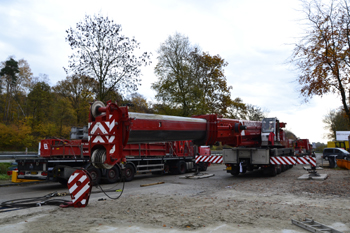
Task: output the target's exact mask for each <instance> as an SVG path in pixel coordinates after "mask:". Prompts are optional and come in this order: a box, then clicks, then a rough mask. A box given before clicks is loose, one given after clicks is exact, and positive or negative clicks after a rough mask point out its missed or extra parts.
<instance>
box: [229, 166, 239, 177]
mask: <svg viewBox="0 0 350 233" xmlns="http://www.w3.org/2000/svg"><path fill="white" fill-rule="evenodd" d="M231 175H233V176H238V175H239V167H232V170H231Z"/></svg>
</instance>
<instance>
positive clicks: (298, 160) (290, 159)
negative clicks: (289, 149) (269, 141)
mask: <svg viewBox="0 0 350 233" xmlns="http://www.w3.org/2000/svg"><path fill="white" fill-rule="evenodd" d="M270 164H274V165H295V164H311V165H312V166H314V167H315V166H316V159H315V158H314V157H312V156H303V157H296V156H284V157H282V156H280V157H271V158H270Z"/></svg>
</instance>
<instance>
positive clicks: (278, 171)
mask: <svg viewBox="0 0 350 233" xmlns="http://www.w3.org/2000/svg"><path fill="white" fill-rule="evenodd" d="M275 166H276V165H275ZM281 172H282V167H281V165H280V166H277V174H281Z"/></svg>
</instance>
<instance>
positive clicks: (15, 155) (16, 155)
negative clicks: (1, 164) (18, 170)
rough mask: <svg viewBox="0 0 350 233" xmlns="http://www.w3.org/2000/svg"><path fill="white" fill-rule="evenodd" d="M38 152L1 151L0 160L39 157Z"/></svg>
mask: <svg viewBox="0 0 350 233" xmlns="http://www.w3.org/2000/svg"><path fill="white" fill-rule="evenodd" d="M38 157H39V155H38V152H0V160H9V159H22V158H38Z"/></svg>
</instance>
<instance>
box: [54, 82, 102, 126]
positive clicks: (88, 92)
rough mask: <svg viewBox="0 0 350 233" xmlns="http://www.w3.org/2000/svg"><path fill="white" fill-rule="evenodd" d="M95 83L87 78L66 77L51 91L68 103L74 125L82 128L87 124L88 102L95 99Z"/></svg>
mask: <svg viewBox="0 0 350 233" xmlns="http://www.w3.org/2000/svg"><path fill="white" fill-rule="evenodd" d="M97 87H98V84H97V81H96V80H95V79H93V78H90V77H88V76H81V75H73V76H67V77H66V79H65V80H61V81H58V82H57V85H56V86H54V87H53V88H52V89H53V90H54V91H55V92H56V93H57V94H59V95H60V96H61V97H64V98H67V99H68V100H69V101H70V104H71V105H72V107H73V109H74V111H75V119H76V121H75V124H76V125H77V126H84V125H87V123H88V116H89V108H90V106H89V102H92V101H93V100H94V97H95V93H96V89H97Z"/></svg>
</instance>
